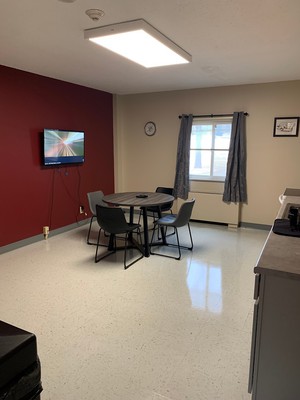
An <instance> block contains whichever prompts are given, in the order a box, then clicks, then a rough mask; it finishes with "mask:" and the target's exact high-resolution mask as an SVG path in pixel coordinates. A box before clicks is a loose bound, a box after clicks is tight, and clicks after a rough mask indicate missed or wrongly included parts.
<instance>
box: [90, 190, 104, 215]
mask: <svg viewBox="0 0 300 400" xmlns="http://www.w3.org/2000/svg"><path fill="white" fill-rule="evenodd" d="M103 197H104V193H103V192H102V191H101V190H98V191H97V192H90V193H88V194H87V198H88V201H89V207H90V210H91V213H92V214H93V215H96V204H101V205H102V206H104V207H105V206H106V207H107V205H106V203H104V201H103V200H102V199H103Z"/></svg>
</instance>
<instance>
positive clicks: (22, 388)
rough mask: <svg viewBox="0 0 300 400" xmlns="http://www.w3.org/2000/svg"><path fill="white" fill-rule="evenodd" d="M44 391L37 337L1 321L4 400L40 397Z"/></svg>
mask: <svg viewBox="0 0 300 400" xmlns="http://www.w3.org/2000/svg"><path fill="white" fill-rule="evenodd" d="M42 390H43V388H42V384H41V366H40V361H39V358H38V355H37V344H36V336H35V335H34V334H33V333H30V332H26V331H24V330H23V329H20V328H17V327H15V326H13V325H10V324H7V323H6V322H3V321H0V400H34V399H36V400H38V399H39V398H40V393H41V392H42Z"/></svg>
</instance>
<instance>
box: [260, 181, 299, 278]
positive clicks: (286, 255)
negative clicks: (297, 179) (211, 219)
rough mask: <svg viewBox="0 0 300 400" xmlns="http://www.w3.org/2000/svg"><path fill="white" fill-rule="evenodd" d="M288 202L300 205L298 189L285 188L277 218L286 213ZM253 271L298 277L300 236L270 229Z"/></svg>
mask: <svg viewBox="0 0 300 400" xmlns="http://www.w3.org/2000/svg"><path fill="white" fill-rule="evenodd" d="M290 204H293V205H299V207H300V189H286V191H285V192H284V200H283V203H282V205H281V207H280V210H279V212H278V215H277V218H283V216H285V215H286V214H287V213H286V208H287V207H289V205H290ZM254 272H255V273H260V274H267V273H271V274H276V275H287V276H289V277H290V278H295V279H300V237H291V236H284V235H277V234H275V233H273V232H272V230H271V232H270V233H269V236H268V238H267V240H266V243H265V245H264V248H263V250H262V253H261V255H260V258H259V260H258V262H257V266H256V267H255V268H254Z"/></svg>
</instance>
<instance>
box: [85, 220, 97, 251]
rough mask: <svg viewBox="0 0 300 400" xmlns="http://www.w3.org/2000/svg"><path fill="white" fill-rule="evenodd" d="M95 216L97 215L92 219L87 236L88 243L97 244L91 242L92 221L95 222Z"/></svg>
mask: <svg viewBox="0 0 300 400" xmlns="http://www.w3.org/2000/svg"><path fill="white" fill-rule="evenodd" d="M94 218H95V215H93V216H92V218H91V220H90V226H89V231H88V234H87V238H86V242H87V244H96V243H92V242H90V234H91V229H92V222H93V219H94Z"/></svg>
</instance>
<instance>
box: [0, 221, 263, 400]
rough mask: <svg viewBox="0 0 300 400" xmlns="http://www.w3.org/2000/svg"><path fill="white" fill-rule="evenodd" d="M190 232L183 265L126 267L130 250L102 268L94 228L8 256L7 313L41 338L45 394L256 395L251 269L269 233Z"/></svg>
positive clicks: (154, 398) (197, 399) (177, 398)
mask: <svg viewBox="0 0 300 400" xmlns="http://www.w3.org/2000/svg"><path fill="white" fill-rule="evenodd" d="M191 227H192V232H193V238H194V244H195V247H194V250H193V252H189V251H184V252H183V258H182V260H180V261H175V260H172V259H168V258H164V257H159V256H154V255H153V256H151V257H149V258H143V259H142V260H140V261H139V262H138V263H136V264H134V265H133V266H131V267H130V268H129V269H128V270H126V271H125V270H124V269H123V264H122V262H123V254H122V253H121V252H117V254H116V255H113V256H111V257H109V258H107V259H105V260H102V261H100V262H99V263H97V264H95V263H94V251H95V247H94V246H88V245H87V244H86V241H85V240H86V233H87V228H88V225H85V226H82V227H80V228H77V229H75V230H72V231H69V232H66V233H63V234H60V235H57V236H53V237H51V234H50V237H49V239H48V240H44V241H40V242H37V243H34V244H31V245H28V246H26V247H22V248H19V249H17V250H13V251H11V252H8V253H5V254H3V255H2V256H1V266H0V276H1V280H0V315H1V317H0V318H1V319H2V320H3V321H5V322H8V323H10V324H12V325H15V326H18V327H20V328H22V329H25V330H28V331H30V332H33V333H35V334H36V336H37V340H38V353H39V357H40V360H41V364H42V382H43V388H44V391H43V393H42V396H41V397H42V400H185V399H187V400H217V399H220V400H249V399H250V395H249V394H248V393H247V383H248V370H249V356H250V342H251V325H252V311H253V286H254V274H253V267H254V265H255V263H256V260H257V259H258V257H259V254H260V252H261V250H262V247H263V244H264V242H265V240H266V237H267V234H268V232H267V231H262V230H255V229H245V228H241V229H238V230H237V231H231V230H228V229H227V227H225V226H216V225H209V224H201V223H196V222H193V223H192V224H191ZM182 229H184V228H182ZM94 230H96V225H94Z"/></svg>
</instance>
